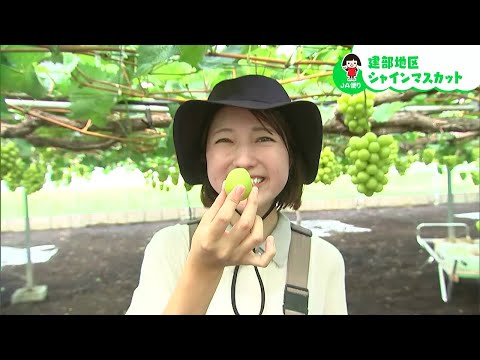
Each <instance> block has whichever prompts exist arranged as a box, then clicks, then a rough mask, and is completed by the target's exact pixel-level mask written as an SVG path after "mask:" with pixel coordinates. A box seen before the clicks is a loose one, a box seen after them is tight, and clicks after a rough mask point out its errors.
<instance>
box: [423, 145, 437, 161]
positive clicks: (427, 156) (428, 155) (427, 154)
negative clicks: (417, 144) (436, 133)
mask: <svg viewBox="0 0 480 360" xmlns="http://www.w3.org/2000/svg"><path fill="white" fill-rule="evenodd" d="M421 159H422V161H423V162H424V163H425V165H428V164H431V163H432V162H433V160H434V159H435V150H434V149H432V148H426V149H423V151H422V157H421Z"/></svg>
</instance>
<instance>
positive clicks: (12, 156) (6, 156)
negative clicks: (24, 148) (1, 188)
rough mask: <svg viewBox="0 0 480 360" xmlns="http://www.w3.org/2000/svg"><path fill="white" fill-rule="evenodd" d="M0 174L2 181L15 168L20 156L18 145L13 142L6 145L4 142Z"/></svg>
mask: <svg viewBox="0 0 480 360" xmlns="http://www.w3.org/2000/svg"><path fill="white" fill-rule="evenodd" d="M0 154H1V158H0V172H1V180H3V179H4V178H5V176H6V175H7V174H8V173H9V172H10V171H12V169H14V168H15V162H16V161H17V159H18V158H19V156H20V152H19V150H18V147H17V145H16V144H15V143H14V142H13V141H8V142H6V143H5V144H4V143H3V142H2V150H1V152H0Z"/></svg>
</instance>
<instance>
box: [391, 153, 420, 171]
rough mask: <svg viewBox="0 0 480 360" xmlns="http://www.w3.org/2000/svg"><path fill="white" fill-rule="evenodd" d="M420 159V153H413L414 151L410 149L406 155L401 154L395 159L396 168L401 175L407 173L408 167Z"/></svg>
mask: <svg viewBox="0 0 480 360" xmlns="http://www.w3.org/2000/svg"><path fill="white" fill-rule="evenodd" d="M417 160H418V154H415V155H414V154H413V152H412V151H409V152H408V153H407V155H406V156H401V157H398V156H397V158H396V159H395V162H394V164H395V168H396V169H397V171H398V173H399V174H400V175H405V173H406V172H407V170H408V168H409V167H410V166H411V165H412V164H413V163H414V162H415V161H417Z"/></svg>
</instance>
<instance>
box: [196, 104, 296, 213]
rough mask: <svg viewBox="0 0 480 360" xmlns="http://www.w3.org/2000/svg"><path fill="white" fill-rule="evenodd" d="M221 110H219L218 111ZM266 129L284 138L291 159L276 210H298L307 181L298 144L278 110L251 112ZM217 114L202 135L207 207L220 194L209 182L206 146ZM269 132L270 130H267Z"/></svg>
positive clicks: (202, 196)
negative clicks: (266, 126)
mask: <svg viewBox="0 0 480 360" xmlns="http://www.w3.org/2000/svg"><path fill="white" fill-rule="evenodd" d="M218 110H219V109H217V111H218ZM249 111H250V112H251V113H252V114H253V115H254V116H255V117H256V118H257V119H258V121H259V122H260V123H261V124H262V126H264V127H265V124H268V125H269V126H271V127H272V128H273V129H274V130H275V131H276V132H277V133H278V134H279V135H280V137H281V138H282V140H283V142H284V143H285V146H286V148H287V151H288V157H289V175H288V180H287V183H286V185H285V187H284V188H283V190H282V191H281V192H280V194H278V196H277V198H276V204H275V208H276V209H277V210H281V209H285V208H287V207H291V208H293V209H294V210H298V209H299V208H300V206H301V204H302V194H303V184H304V181H305V164H304V160H303V158H302V157H301V155H300V153H299V152H298V151H297V149H296V144H295V141H294V139H293V136H292V131H291V129H290V127H289V126H288V124H287V122H286V120H285V117H284V116H283V114H282V113H281V112H280V111H278V110H249ZM214 115H215V113H214V114H213V115H212V116H211V117H210V119H209V122H208V125H207V126H206V128H205V130H204V133H203V134H202V154H203V156H204V157H203V161H205V174H204V177H203V184H202V189H201V191H200V200H201V201H202V203H203V205H204V206H206V207H210V206H212V204H213V202H214V201H215V198H216V197H217V196H218V193H217V192H216V191H215V190H214V189H213V187H212V185H211V184H210V181H209V180H208V176H207V172H206V146H207V136H208V131H209V129H210V125H211V123H212V120H213V117H214ZM267 131H269V130H267Z"/></svg>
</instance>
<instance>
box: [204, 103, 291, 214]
mask: <svg viewBox="0 0 480 360" xmlns="http://www.w3.org/2000/svg"><path fill="white" fill-rule="evenodd" d="M265 126H266V127H267V129H268V130H269V131H270V132H268V131H267V130H265V128H264V127H263V126H262V124H261V123H260V122H259V121H258V119H257V118H256V117H255V116H254V115H253V114H252V113H251V112H250V111H248V110H246V109H242V108H237V107H230V106H227V107H223V108H221V109H220V110H219V111H218V112H217V113H216V114H215V117H214V118H213V122H212V125H211V126H210V129H209V132H208V137H207V146H206V158H207V174H208V179H209V181H210V184H211V185H212V187H213V188H214V189H215V190H216V191H217V192H218V193H220V191H221V189H222V183H223V181H224V180H225V178H226V177H227V175H228V173H229V172H230V171H231V170H232V169H234V168H237V167H243V168H245V169H247V170H248V172H249V173H250V176H251V177H252V179H255V178H258V179H260V180H261V181H260V182H259V183H257V184H256V186H257V187H258V214H259V215H263V214H264V213H265V212H266V211H267V210H268V209H269V208H270V206H271V204H272V202H273V200H274V199H275V197H276V196H277V195H278V194H279V193H280V192H281V191H282V190H283V188H284V187H285V184H286V183H287V180H288V173H289V157H288V151H287V148H286V146H285V144H284V142H283V140H282V138H281V137H280V135H279V134H278V133H276V132H275V131H274V130H273V128H270V127H269V126H268V125H267V124H266V123H265ZM245 205H246V200H244V201H242V202H241V203H240V204H239V206H238V207H237V209H238V210H239V211H243V209H244V207H245Z"/></svg>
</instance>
